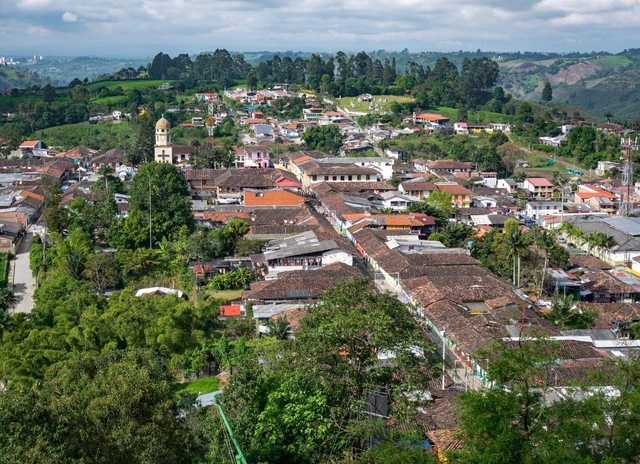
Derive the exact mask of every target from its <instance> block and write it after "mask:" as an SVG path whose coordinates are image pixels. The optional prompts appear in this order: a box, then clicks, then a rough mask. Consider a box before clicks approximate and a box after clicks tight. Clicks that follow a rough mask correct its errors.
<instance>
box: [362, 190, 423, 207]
mask: <svg viewBox="0 0 640 464" xmlns="http://www.w3.org/2000/svg"><path fill="white" fill-rule="evenodd" d="M378 196H379V197H380V200H372V203H374V204H375V205H376V206H378V207H379V208H385V209H390V210H393V211H406V209H407V208H408V207H409V205H410V204H411V203H415V202H417V201H420V198H418V197H414V196H412V195H404V194H402V193H399V192H382V193H380V194H379V195H378Z"/></svg>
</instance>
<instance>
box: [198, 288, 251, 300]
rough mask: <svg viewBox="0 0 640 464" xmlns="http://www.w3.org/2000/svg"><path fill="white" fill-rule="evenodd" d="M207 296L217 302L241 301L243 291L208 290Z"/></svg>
mask: <svg viewBox="0 0 640 464" xmlns="http://www.w3.org/2000/svg"><path fill="white" fill-rule="evenodd" d="M206 292H207V296H208V297H209V298H215V299H217V300H224V301H234V300H239V299H240V297H241V296H242V292H243V290H212V289H207V290H206Z"/></svg>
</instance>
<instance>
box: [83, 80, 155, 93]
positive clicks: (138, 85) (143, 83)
mask: <svg viewBox="0 0 640 464" xmlns="http://www.w3.org/2000/svg"><path fill="white" fill-rule="evenodd" d="M165 82H168V81H163V80H131V81H101V82H92V83H91V84H89V85H87V88H88V89H89V90H91V91H94V90H96V89H99V88H100V87H106V88H108V89H113V88H115V87H122V90H131V89H146V88H148V87H158V86H159V85H160V84H164V83H165Z"/></svg>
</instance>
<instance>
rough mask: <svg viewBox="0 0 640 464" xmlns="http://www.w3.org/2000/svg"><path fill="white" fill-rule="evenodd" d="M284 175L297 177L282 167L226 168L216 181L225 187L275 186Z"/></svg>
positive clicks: (261, 187)
mask: <svg viewBox="0 0 640 464" xmlns="http://www.w3.org/2000/svg"><path fill="white" fill-rule="evenodd" d="M282 177H286V178H290V179H293V180H296V182H297V179H296V178H295V176H294V175H293V174H291V173H289V172H286V171H282V170H280V169H272V168H261V169H226V170H225V171H224V172H222V173H221V174H220V175H219V176H217V177H216V178H215V179H214V181H215V184H216V185H217V186H218V187H225V188H236V189H245V188H258V189H264V188H274V187H276V181H277V180H278V179H280V178H282Z"/></svg>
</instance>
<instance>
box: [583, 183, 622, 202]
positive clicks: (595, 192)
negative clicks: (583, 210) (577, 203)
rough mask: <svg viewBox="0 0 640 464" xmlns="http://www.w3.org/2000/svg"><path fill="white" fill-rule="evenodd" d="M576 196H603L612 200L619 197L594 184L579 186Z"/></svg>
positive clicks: (584, 197) (585, 197)
mask: <svg viewBox="0 0 640 464" xmlns="http://www.w3.org/2000/svg"><path fill="white" fill-rule="evenodd" d="M576 196H579V197H580V198H582V199H583V200H586V199H588V198H593V197H601V198H609V199H610V200H615V199H617V198H618V197H617V196H615V195H614V194H613V193H611V192H607V191H606V190H603V189H601V188H598V187H594V186H592V185H580V186H578V191H577V192H576Z"/></svg>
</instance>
